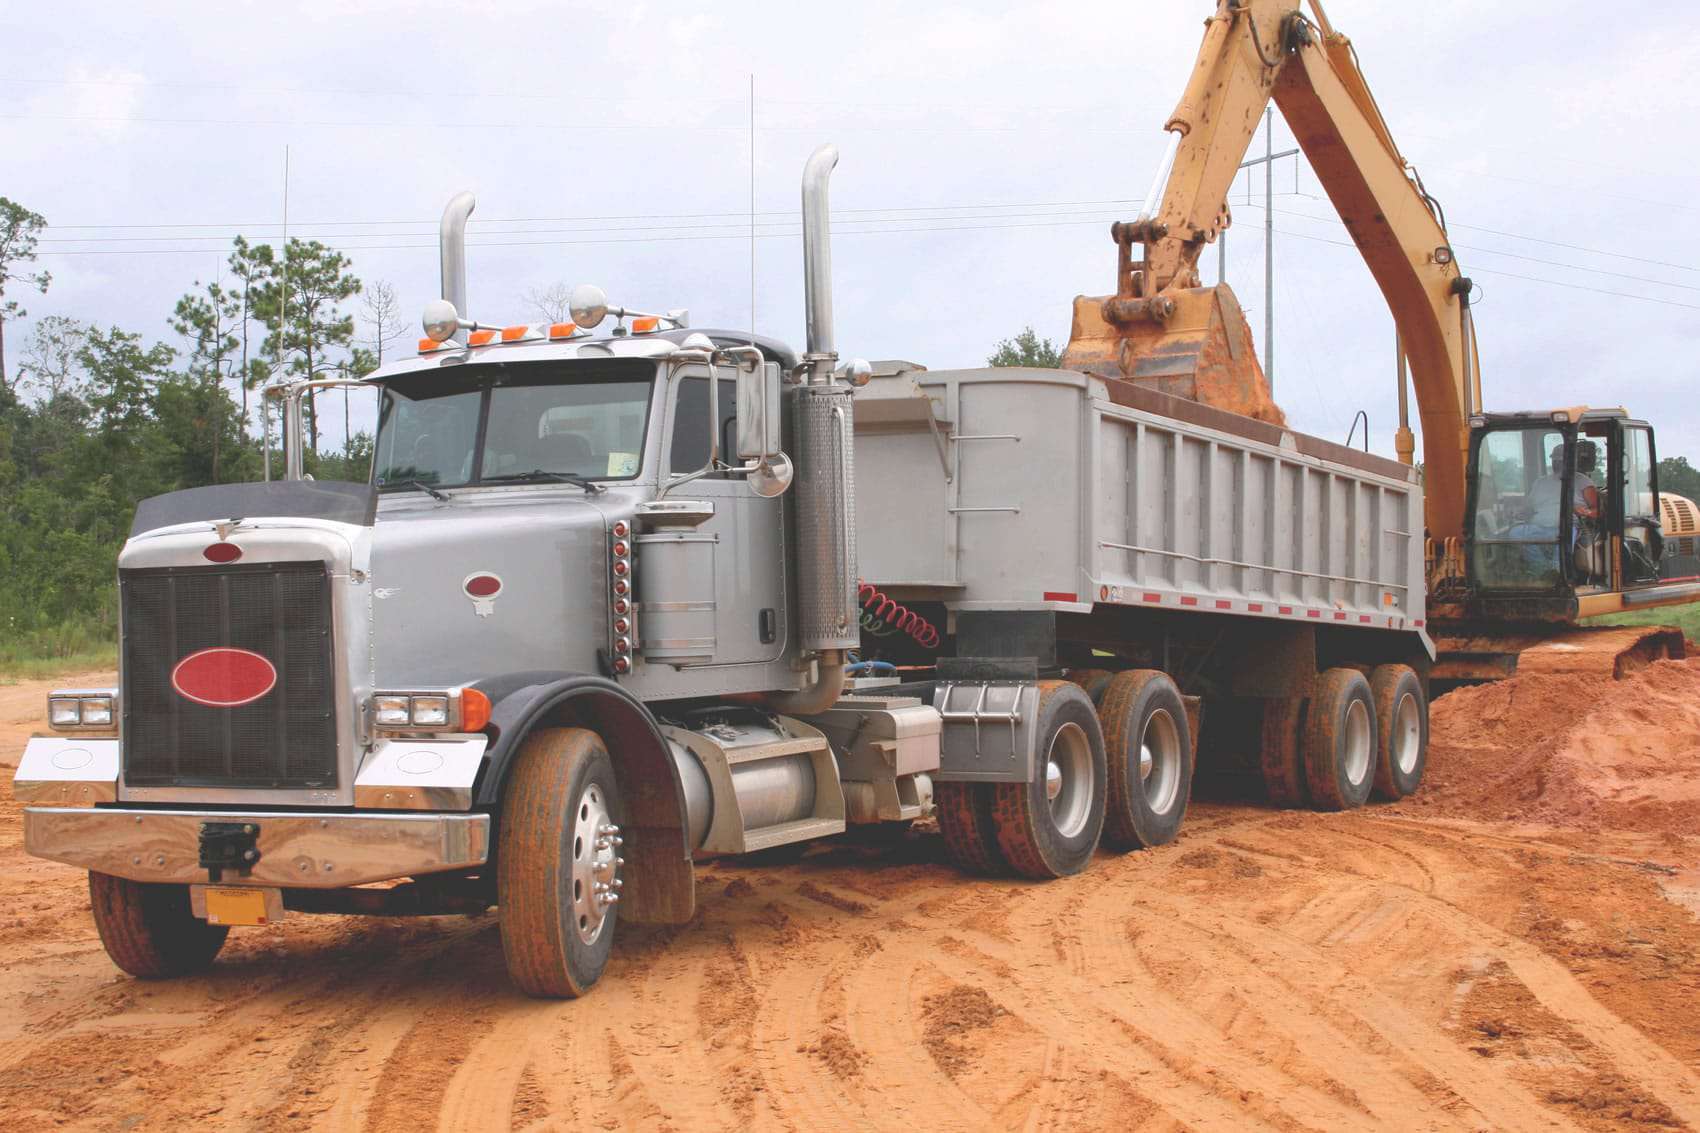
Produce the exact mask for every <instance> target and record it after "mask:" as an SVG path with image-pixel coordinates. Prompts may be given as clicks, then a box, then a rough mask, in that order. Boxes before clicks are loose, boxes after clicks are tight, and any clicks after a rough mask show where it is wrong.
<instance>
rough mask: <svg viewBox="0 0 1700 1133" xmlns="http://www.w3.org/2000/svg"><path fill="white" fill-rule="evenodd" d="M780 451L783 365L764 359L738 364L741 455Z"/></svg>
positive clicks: (753, 456) (744, 457)
mask: <svg viewBox="0 0 1700 1133" xmlns="http://www.w3.org/2000/svg"><path fill="white" fill-rule="evenodd" d="M778 452H779V368H778V367H777V366H776V365H774V364H773V363H771V362H764V363H762V364H761V365H759V366H756V367H754V368H753V369H749V370H746V369H744V368H743V367H742V366H740V367H739V368H738V453H737V455H738V459H740V460H760V459H762V458H763V457H768V456H773V455H775V454H776V453H778Z"/></svg>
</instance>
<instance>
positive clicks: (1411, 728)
mask: <svg viewBox="0 0 1700 1133" xmlns="http://www.w3.org/2000/svg"><path fill="white" fill-rule="evenodd" d="M1369 687H1370V691H1371V692H1372V693H1374V695H1375V718H1376V720H1377V722H1378V723H1379V724H1380V728H1379V739H1380V743H1379V744H1378V751H1377V758H1376V763H1375V794H1376V797H1378V798H1382V799H1386V800H1387V801H1389V802H1397V801H1398V800H1400V799H1402V798H1404V797H1405V796H1406V795H1412V794H1415V793H1416V790H1417V788H1418V787H1419V786H1421V785H1422V781H1423V770H1424V769H1425V768H1426V767H1427V765H1428V697H1426V696H1424V695H1423V682H1422V681H1421V680H1419V679H1418V678H1417V674H1416V673H1415V672H1414V671H1413V670H1412V669H1411V668H1410V667H1409V666H1406V665H1381V666H1379V667H1378V668H1377V669H1376V670H1375V671H1374V672H1373V673H1371V674H1370V678H1369Z"/></svg>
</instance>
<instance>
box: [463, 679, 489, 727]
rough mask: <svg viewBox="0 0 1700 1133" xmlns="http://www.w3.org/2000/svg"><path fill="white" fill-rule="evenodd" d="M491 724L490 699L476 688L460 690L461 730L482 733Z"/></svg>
mask: <svg viewBox="0 0 1700 1133" xmlns="http://www.w3.org/2000/svg"><path fill="white" fill-rule="evenodd" d="M489 722H490V698H489V697H488V696H486V695H484V694H483V693H481V692H479V691H478V690H477V689H475V688H463V689H461V690H460V730H461V731H463V732H482V731H483V730H484V726H485V725H486V724H488V723H489Z"/></svg>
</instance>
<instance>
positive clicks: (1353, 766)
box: [1340, 699, 1375, 783]
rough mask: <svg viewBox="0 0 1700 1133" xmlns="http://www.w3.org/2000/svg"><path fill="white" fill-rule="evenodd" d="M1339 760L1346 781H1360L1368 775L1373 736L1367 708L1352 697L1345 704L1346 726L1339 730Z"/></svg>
mask: <svg viewBox="0 0 1700 1133" xmlns="http://www.w3.org/2000/svg"><path fill="white" fill-rule="evenodd" d="M1340 739H1341V747H1342V749H1343V750H1342V751H1341V752H1340V762H1341V764H1342V765H1343V768H1344V770H1345V772H1346V781H1347V782H1348V783H1361V782H1363V781H1364V779H1365V777H1366V776H1368V775H1369V759H1370V752H1371V751H1373V750H1374V748H1375V736H1374V735H1372V734H1371V730H1370V726H1369V709H1368V708H1367V707H1366V706H1365V705H1364V702H1363V701H1362V700H1357V699H1354V700H1353V701H1352V702H1351V704H1349V705H1347V706H1346V726H1345V728H1343V729H1342V730H1341V736H1340Z"/></svg>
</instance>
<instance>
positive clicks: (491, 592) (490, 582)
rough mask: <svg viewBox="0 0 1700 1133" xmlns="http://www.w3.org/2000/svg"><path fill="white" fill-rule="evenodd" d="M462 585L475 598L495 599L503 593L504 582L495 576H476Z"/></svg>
mask: <svg viewBox="0 0 1700 1133" xmlns="http://www.w3.org/2000/svg"><path fill="white" fill-rule="evenodd" d="M461 585H462V587H463V588H464V589H465V590H466V592H467V594H468V595H470V596H471V597H473V598H494V597H495V596H496V595H498V594H500V593H501V592H502V580H501V579H499V578H497V577H496V576H495V575H493V574H475V575H473V576H472V577H471V578H468V579H467V580H466V581H465V582H464V583H462V584H461Z"/></svg>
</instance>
